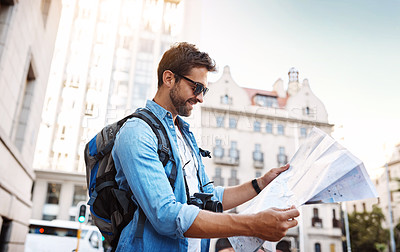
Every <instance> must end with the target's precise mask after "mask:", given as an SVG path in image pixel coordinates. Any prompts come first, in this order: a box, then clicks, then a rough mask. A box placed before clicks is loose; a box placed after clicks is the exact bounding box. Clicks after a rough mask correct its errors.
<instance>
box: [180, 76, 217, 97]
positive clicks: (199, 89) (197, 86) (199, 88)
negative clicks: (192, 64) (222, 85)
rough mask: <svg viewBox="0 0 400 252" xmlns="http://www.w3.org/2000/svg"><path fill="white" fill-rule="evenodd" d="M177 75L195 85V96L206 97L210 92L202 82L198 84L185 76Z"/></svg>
mask: <svg viewBox="0 0 400 252" xmlns="http://www.w3.org/2000/svg"><path fill="white" fill-rule="evenodd" d="M175 75H177V76H179V77H181V78H182V79H185V80H187V81H189V82H190V83H192V84H194V85H195V86H194V88H193V94H194V95H195V96H198V95H199V94H200V93H203V96H205V95H206V94H207V92H208V90H209V89H208V88H206V87H205V86H204V85H203V84H201V83H200V82H196V81H194V80H191V79H189V78H188V77H185V76H183V75H180V74H177V73H175Z"/></svg>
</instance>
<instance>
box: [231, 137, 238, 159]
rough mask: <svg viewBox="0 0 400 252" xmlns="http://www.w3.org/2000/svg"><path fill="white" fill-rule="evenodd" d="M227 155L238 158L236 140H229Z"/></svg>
mask: <svg viewBox="0 0 400 252" xmlns="http://www.w3.org/2000/svg"><path fill="white" fill-rule="evenodd" d="M229 157H231V158H233V159H239V150H238V149H237V142H236V141H232V142H231V148H230V149H229Z"/></svg>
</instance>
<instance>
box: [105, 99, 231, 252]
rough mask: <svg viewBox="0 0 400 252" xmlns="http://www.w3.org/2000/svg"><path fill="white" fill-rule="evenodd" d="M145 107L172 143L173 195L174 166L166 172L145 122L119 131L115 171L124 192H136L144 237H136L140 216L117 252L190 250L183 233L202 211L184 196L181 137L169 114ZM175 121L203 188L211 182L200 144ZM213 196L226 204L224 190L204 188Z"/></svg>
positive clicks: (204, 243)
mask: <svg viewBox="0 0 400 252" xmlns="http://www.w3.org/2000/svg"><path fill="white" fill-rule="evenodd" d="M146 107H147V108H148V109H150V110H151V111H152V112H153V113H154V115H156V116H157V117H158V119H160V121H161V122H162V123H163V125H164V127H165V129H166V131H167V133H168V137H169V139H170V142H171V148H172V152H173V157H174V160H175V163H176V167H177V178H176V181H175V190H174V191H172V188H171V185H170V184H169V181H168V176H169V175H170V172H171V168H172V161H169V162H168V163H167V165H166V166H165V167H163V165H162V163H161V162H160V161H159V158H158V154H157V144H158V142H157V137H156V135H155V134H154V132H153V131H152V130H151V128H150V126H148V125H147V124H146V123H145V122H144V121H143V120H141V119H138V118H132V119H130V120H128V121H127V122H126V123H125V124H124V126H123V127H122V128H121V129H120V131H119V132H118V134H117V136H116V140H115V144H114V148H113V151H112V155H113V158H114V162H115V167H116V170H117V175H116V180H117V183H118V185H119V187H120V188H122V189H124V190H128V189H129V187H130V188H131V189H132V192H133V200H134V201H136V202H137V203H138V204H139V205H140V207H141V208H142V209H143V211H144V213H145V214H146V217H147V218H146V222H145V226H144V232H143V238H137V237H135V231H136V227H137V222H138V217H139V211H136V212H135V214H134V217H133V220H132V221H131V222H130V223H129V224H128V225H127V226H126V227H125V228H124V230H123V231H122V233H121V237H120V239H119V243H118V247H117V251H187V246H188V245H187V244H188V242H187V239H186V238H185V237H184V233H185V232H186V231H187V230H188V229H189V227H190V226H191V225H192V223H193V221H194V219H195V218H196V217H197V214H198V213H199V211H200V209H199V208H198V207H196V206H193V205H188V204H186V202H187V199H186V191H185V184H184V179H183V174H182V163H181V161H180V158H179V150H178V148H177V146H178V144H177V138H176V132H175V127H174V122H173V118H172V115H171V113H170V112H168V111H167V110H165V109H164V108H162V107H161V106H159V105H158V104H156V103H155V102H153V101H147V104H146ZM177 120H179V121H178V123H179V125H180V129H181V131H182V133H183V134H184V135H185V137H186V138H187V139H188V140H189V141H190V144H191V145H192V148H193V151H194V153H196V155H195V156H196V158H197V159H198V164H199V167H198V169H199V176H200V179H201V184H202V185H206V184H207V183H208V182H209V178H208V176H207V174H206V173H205V170H204V165H203V163H202V161H201V156H200V154H199V150H198V146H197V144H196V140H195V138H194V136H193V134H192V132H190V130H189V124H187V123H186V122H184V121H183V120H182V119H181V118H180V117H179V116H178V117H177ZM203 190H204V192H206V193H213V194H214V197H213V200H219V201H221V202H222V196H223V192H224V189H223V188H222V187H215V188H214V186H213V185H212V184H208V185H207V186H205V187H204V188H203ZM209 244H210V241H209V239H203V240H202V242H201V248H202V251H208V249H209Z"/></svg>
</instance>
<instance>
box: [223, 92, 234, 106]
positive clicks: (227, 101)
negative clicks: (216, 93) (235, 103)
mask: <svg viewBox="0 0 400 252" xmlns="http://www.w3.org/2000/svg"><path fill="white" fill-rule="evenodd" d="M221 104H232V98H231V97H229V96H228V95H227V94H226V95H224V96H221Z"/></svg>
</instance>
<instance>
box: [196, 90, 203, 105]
mask: <svg viewBox="0 0 400 252" xmlns="http://www.w3.org/2000/svg"><path fill="white" fill-rule="evenodd" d="M196 99H197V102H200V103H203V99H204V96H203V92H200V94H198V95H197V96H196Z"/></svg>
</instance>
